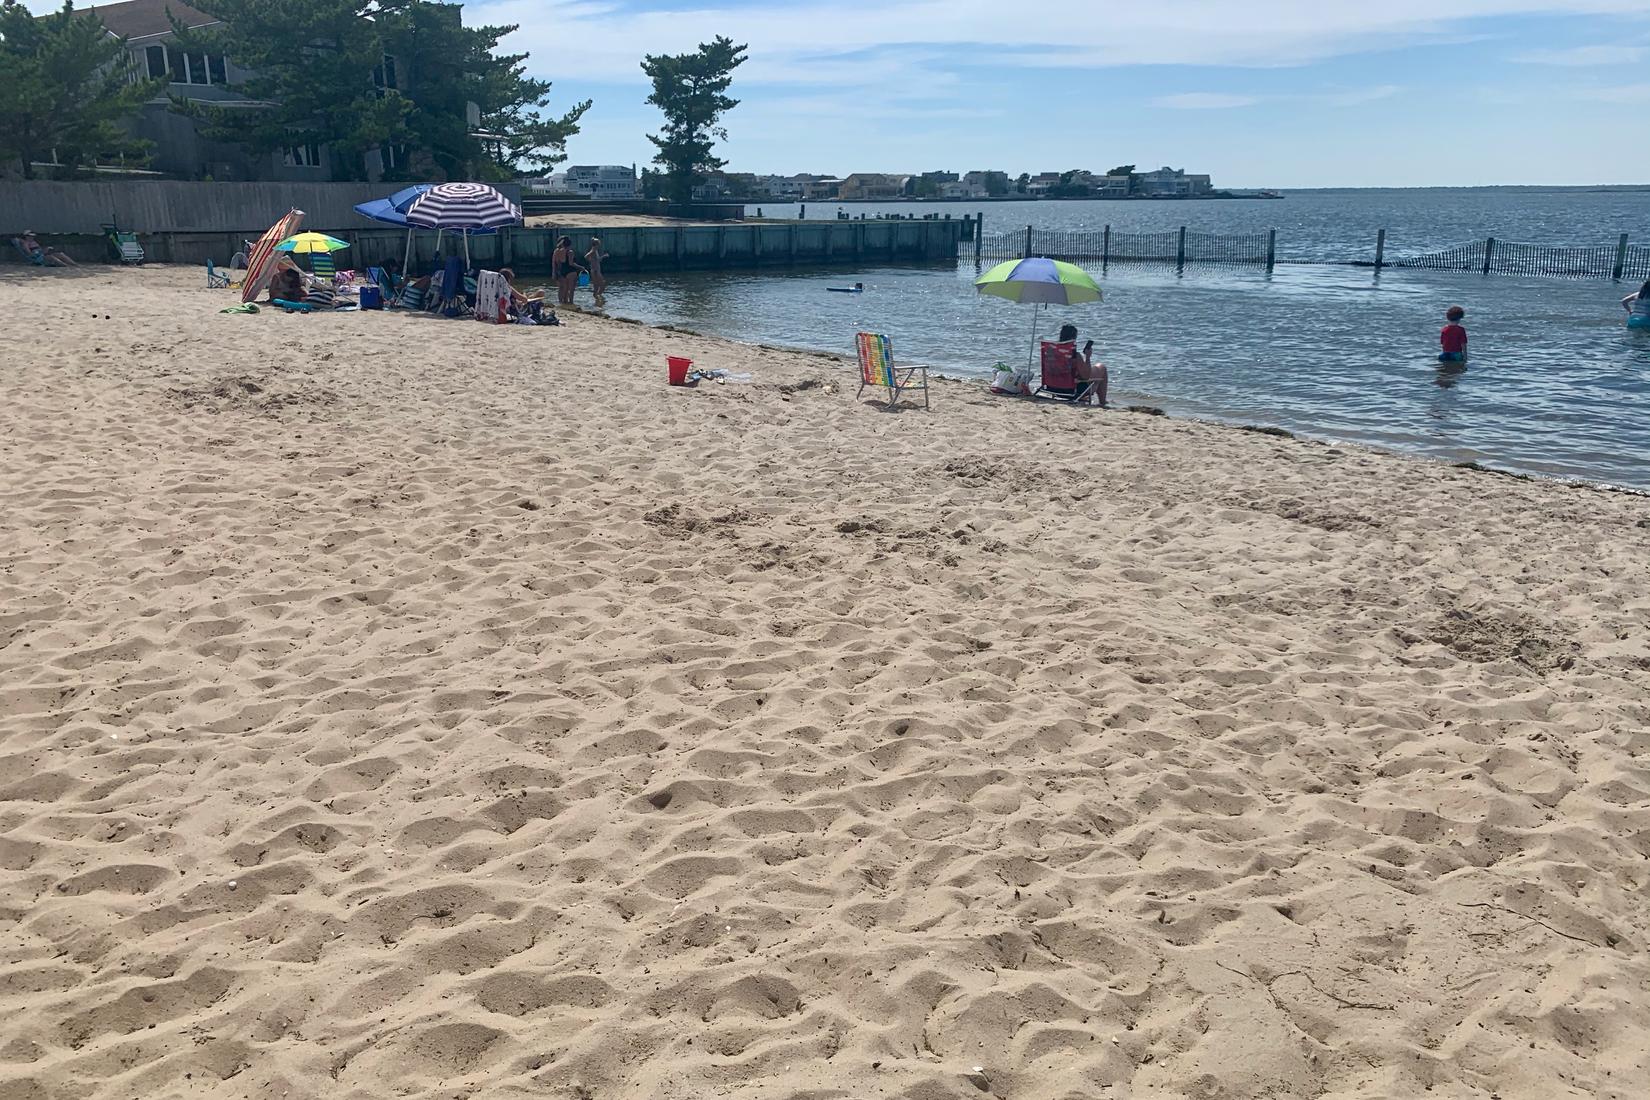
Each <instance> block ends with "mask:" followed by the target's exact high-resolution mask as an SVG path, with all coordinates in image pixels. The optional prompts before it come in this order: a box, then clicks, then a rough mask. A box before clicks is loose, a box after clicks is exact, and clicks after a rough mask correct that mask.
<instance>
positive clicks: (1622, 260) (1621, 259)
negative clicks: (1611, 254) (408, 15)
mask: <svg viewBox="0 0 1650 1100" xmlns="http://www.w3.org/2000/svg"><path fill="white" fill-rule="evenodd" d="M1626 267H1627V234H1625V233H1623V234H1622V235H1621V239H1620V240H1619V241H1617V242H1616V266H1615V268H1614V269H1613V270H1612V272H1611V274H1610V278H1612V279H1614V280H1616V282H1618V283H1619V282H1621V273H1622V271H1623V270H1625V269H1626Z"/></svg>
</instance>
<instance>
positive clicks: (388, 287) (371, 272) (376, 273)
mask: <svg viewBox="0 0 1650 1100" xmlns="http://www.w3.org/2000/svg"><path fill="white" fill-rule="evenodd" d="M367 278H369V279H371V280H372V281H373V282H375V283H377V284H378V289H379V290H382V291H383V292H384V301H386V302H387V301H389V300H390V299H391V298H393V297H395V280H394V279H392V278H390V273H389V272H387V271H385V270H384V269H383V268H381V267H369V268H367Z"/></svg>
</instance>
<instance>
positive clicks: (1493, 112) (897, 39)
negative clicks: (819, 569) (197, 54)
mask: <svg viewBox="0 0 1650 1100" xmlns="http://www.w3.org/2000/svg"><path fill="white" fill-rule="evenodd" d="M30 3H31V6H33V7H36V8H37V9H42V8H44V7H46V6H49V4H50V0H30ZM465 21H466V22H468V23H472V24H474V23H482V22H487V23H519V24H521V29H520V30H519V31H517V32H516V34H515V35H514V36H512V38H511V39H510V40H509V44H510V45H511V47H512V48H514V49H517V50H525V51H529V52H530V53H531V54H532V60H531V61H530V62H529V68H530V69H531V71H532V72H533V73H534V74H535V75H538V76H542V77H545V78H547V79H550V80H553V81H554V82H555V88H554V90H553V92H552V96H553V106H557V107H565V105H566V104H568V103H570V102H573V101H575V100H578V99H584V98H587V97H588V98H591V99H593V100H595V105H594V106H593V107H592V108H591V110H590V112H589V113H588V114H587V115H586V116H585V119H584V123H583V132H582V133H581V134H579V135H578V136H577V137H575V138H574V139H573V141H572V142H571V143H569V146H568V152H569V154H570V158H571V159H572V160H573V161H574V162H576V163H617V164H629V163H632V162H637V163H643V162H646V161H647V160H648V158H649V157H651V155H652V147H651V145H649V144H648V142H647V141H646V138H645V137H644V135H645V134H646V133H647V132H648V131H649V130H652V129H654V128H656V126H657V123H658V115H657V112H655V111H654V110H653V109H652V108H650V107H648V106H646V104H645V103H644V102H643V100H644V99H645V98H646V96H647V91H648V89H647V86H646V84H645V80H644V78H643V76H642V73H641V70H640V68H639V67H638V62H639V61H640V58H641V55H642V54H643V53H648V52H654V53H657V52H678V51H682V50H687V49H692V48H693V47H694V46H695V45H696V44H697V43H698V42H700V41H704V40H708V39H709V38H711V37H712V36H714V35H716V34H718V33H721V34H727V35H729V36H730V37H732V38H734V39H735V40H736V41H739V42H747V43H749V45H750V60H749V61H748V62H747V63H746V64H745V65H744V67H743V68H741V69H740V70H739V73H738V74H737V77H736V81H735V86H734V94H735V95H736V96H738V97H739V98H740V99H742V101H743V102H742V104H741V105H740V106H739V107H738V108H736V109H735V110H734V111H733V112H732V113H731V114H730V115H729V116H728V118H727V120H726V122H727V126H728V129H729V131H730V140H729V141H728V142H727V143H726V145H725V147H724V149H723V155H724V156H725V157H727V158H728V160H729V162H730V164H729V166H730V167H731V168H734V169H737V170H743V171H754V172H782V173H787V174H789V173H792V172H799V171H810V172H829V173H847V172H851V171H923V170H930V169H942V168H943V169H950V170H952V171H959V172H961V171H967V170H970V169H974V168H1002V169H1005V170H1007V171H1009V172H1011V173H1016V174H1017V173H1018V172H1021V171H1029V172H1033V173H1035V172H1039V171H1045V170H1047V171H1054V170H1061V169H1067V168H1090V169H1096V170H1103V169H1105V168H1109V167H1111V166H1113V165H1115V164H1120V163H1127V162H1132V163H1135V164H1138V165H1140V166H1141V167H1143V168H1144V167H1156V166H1158V165H1161V164H1168V165H1173V166H1175V167H1185V168H1186V169H1187V170H1189V171H1206V172H1210V173H1212V174H1213V175H1214V177H1215V182H1216V184H1217V185H1226V186H1234V187H1265V186H1275V187H1285V188H1287V187H1314V186H1421V185H1444V186H1462V185H1473V184H1492V183H1535V184H1590V183H1650V0H1020V2H1019V3H1015V2H1013V0H808V2H795V3H785V2H782V0H769V2H761V0H719V2H712V0H702V2H696V0H548V2H547V0H485V2H476V3H471V4H469V5H468V6H467V7H466V9H465Z"/></svg>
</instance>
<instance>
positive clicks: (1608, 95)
mask: <svg viewBox="0 0 1650 1100" xmlns="http://www.w3.org/2000/svg"><path fill="white" fill-rule="evenodd" d="M1580 94H1581V98H1583V99H1599V100H1603V101H1604V102H1605V103H1650V84H1619V85H1617V86H1616V87H1614V88H1589V89H1587V90H1586V91H1584V92H1582V93H1580Z"/></svg>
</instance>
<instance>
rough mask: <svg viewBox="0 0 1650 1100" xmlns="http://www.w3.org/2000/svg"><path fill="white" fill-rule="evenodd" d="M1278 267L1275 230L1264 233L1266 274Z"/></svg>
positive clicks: (1276, 232) (1276, 234)
mask: <svg viewBox="0 0 1650 1100" xmlns="http://www.w3.org/2000/svg"><path fill="white" fill-rule="evenodd" d="M1277 266H1278V231H1277V229H1276V228H1272V229H1268V230H1267V231H1266V273H1267V274H1268V275H1270V274H1271V273H1272V269H1273V268H1274V267H1277Z"/></svg>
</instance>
